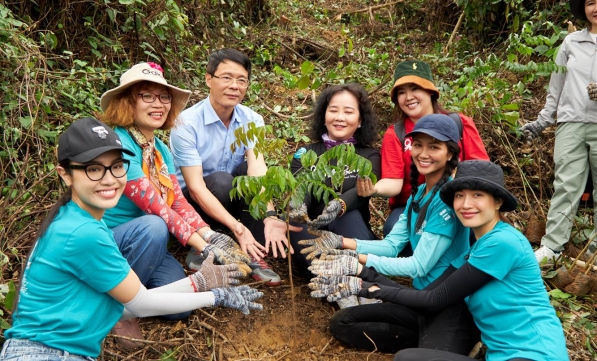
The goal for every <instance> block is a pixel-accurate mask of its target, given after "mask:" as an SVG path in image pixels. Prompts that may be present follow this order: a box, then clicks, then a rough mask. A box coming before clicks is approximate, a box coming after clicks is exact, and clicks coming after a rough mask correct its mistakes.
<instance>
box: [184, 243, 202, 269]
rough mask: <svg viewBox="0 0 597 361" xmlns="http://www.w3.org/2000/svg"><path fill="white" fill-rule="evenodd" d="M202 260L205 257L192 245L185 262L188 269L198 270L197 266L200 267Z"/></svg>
mask: <svg viewBox="0 0 597 361" xmlns="http://www.w3.org/2000/svg"><path fill="white" fill-rule="evenodd" d="M204 260H205V257H203V253H201V252H199V251H197V250H196V249H195V248H194V247H191V250H190V251H189V254H187V258H186V260H185V263H186V264H187V267H188V268H189V269H192V270H193V271H198V270H199V267H201V264H202V263H203V261H204Z"/></svg>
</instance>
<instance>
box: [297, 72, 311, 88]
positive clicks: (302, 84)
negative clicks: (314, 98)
mask: <svg viewBox="0 0 597 361" xmlns="http://www.w3.org/2000/svg"><path fill="white" fill-rule="evenodd" d="M310 83H311V79H309V76H308V75H303V76H302V77H301V78H300V79H299V80H298V81H297V82H296V87H297V88H299V89H307V88H308V87H309V84H310Z"/></svg>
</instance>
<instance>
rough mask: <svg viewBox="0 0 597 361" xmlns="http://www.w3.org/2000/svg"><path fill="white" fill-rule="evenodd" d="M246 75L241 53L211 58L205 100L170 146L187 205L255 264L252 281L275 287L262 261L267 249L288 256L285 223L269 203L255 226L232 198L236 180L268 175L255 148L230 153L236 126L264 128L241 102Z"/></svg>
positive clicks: (186, 116) (183, 119)
mask: <svg viewBox="0 0 597 361" xmlns="http://www.w3.org/2000/svg"><path fill="white" fill-rule="evenodd" d="M250 76H251V61H250V60H249V58H248V57H247V56H246V55H245V54H243V53H241V52H240V51H238V50H234V49H222V50H218V51H216V52H214V53H213V54H211V55H210V57H209V61H208V63H207V69H206V74H205V82H206V84H207V87H208V88H209V96H208V97H207V98H206V99H204V100H203V101H201V102H199V103H197V104H195V105H193V106H191V107H190V108H188V109H186V110H185V111H183V112H182V113H181V115H180V118H179V120H180V123H179V124H178V125H177V126H176V127H175V128H174V129H173V130H172V132H171V134H170V148H171V149H172V155H173V157H174V163H175V165H176V172H177V176H178V180H179V182H180V185H181V187H182V189H183V192H184V194H185V196H186V197H187V199H189V202H190V203H191V204H192V205H193V206H194V207H195V209H196V210H197V211H198V212H199V214H200V215H201V216H202V217H203V219H204V220H205V221H206V222H207V223H208V224H210V225H211V226H212V228H214V229H215V228H218V224H220V225H222V226H223V227H226V228H228V229H230V230H231V231H232V232H233V233H234V235H235V237H236V239H237V240H238V242H239V244H240V246H241V248H242V250H243V251H245V252H247V253H249V255H251V257H252V259H253V260H254V262H253V264H251V268H253V273H252V276H253V278H255V279H257V280H261V281H266V280H269V281H268V282H266V283H265V284H266V285H268V286H276V285H279V284H280V282H281V280H280V277H279V276H278V275H277V274H276V273H275V272H273V271H272V270H271V269H269V267H268V266H267V264H265V262H263V260H262V258H263V257H264V256H265V255H266V254H267V253H268V251H269V248H270V245H271V248H272V253H273V256H274V257H277V256H278V252H279V253H280V255H281V256H282V257H286V252H285V248H286V247H288V240H287V239H286V224H285V223H284V222H281V221H280V220H279V219H278V218H277V216H276V212H275V210H274V207H273V205H272V204H268V213H267V217H266V218H265V219H264V220H263V222H258V221H255V220H254V219H253V218H252V217H251V215H250V214H249V212H248V211H247V205H246V204H245V203H244V201H242V200H240V201H239V200H235V201H231V200H230V190H231V189H232V179H233V178H234V177H235V176H239V175H249V176H260V175H264V174H265V173H266V171H267V166H266V165H265V161H264V159H263V155H262V154H259V155H258V156H255V153H254V152H253V149H252V148H253V144H248V145H246V146H245V145H242V146H241V147H237V148H236V150H235V151H232V150H231V149H230V145H231V144H232V143H233V142H234V141H235V139H236V138H235V136H234V131H235V130H236V129H237V128H241V127H246V126H247V125H248V124H249V123H255V125H256V126H263V117H262V116H261V115H259V114H257V113H256V112H254V111H253V110H251V109H249V108H248V107H246V106H244V105H241V104H240V102H241V101H242V100H243V98H244V97H245V94H246V92H247V88H248V86H249V79H250ZM238 219H240V221H239V220H238ZM187 261H188V262H187V263H189V257H187Z"/></svg>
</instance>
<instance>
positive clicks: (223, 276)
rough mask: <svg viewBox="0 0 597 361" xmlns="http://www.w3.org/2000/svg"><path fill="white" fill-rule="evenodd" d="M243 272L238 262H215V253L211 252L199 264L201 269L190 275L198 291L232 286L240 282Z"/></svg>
mask: <svg viewBox="0 0 597 361" xmlns="http://www.w3.org/2000/svg"><path fill="white" fill-rule="evenodd" d="M242 276H243V274H242V272H240V271H239V270H238V265H237V264H227V265H222V266H217V265H215V264H214V254H213V253H209V255H208V256H207V258H206V259H205V260H204V261H203V263H201V266H199V271H197V272H195V273H193V274H192V275H190V276H189V278H190V279H191V282H192V283H193V286H194V288H195V291H196V292H205V291H209V290H211V289H212V288H218V287H230V286H232V285H238V284H240V280H239V278H240V277H242Z"/></svg>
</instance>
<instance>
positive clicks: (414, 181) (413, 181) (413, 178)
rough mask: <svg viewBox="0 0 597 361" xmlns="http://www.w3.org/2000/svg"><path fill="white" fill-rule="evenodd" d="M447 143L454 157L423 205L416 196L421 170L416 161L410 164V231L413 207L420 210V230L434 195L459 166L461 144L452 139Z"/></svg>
mask: <svg viewBox="0 0 597 361" xmlns="http://www.w3.org/2000/svg"><path fill="white" fill-rule="evenodd" d="M445 143H446V146H447V147H448V153H452V158H451V159H450V160H449V161H447V162H446V165H445V167H444V174H443V175H442V177H441V178H440V180H439V182H437V184H435V185H434V186H433V190H432V193H431V196H430V197H429V200H428V201H427V202H425V204H423V205H422V206H421V205H420V204H419V201H418V200H415V196H416V195H417V191H418V190H419V184H418V183H419V182H418V179H419V170H418V169H417V166H416V165H415V162H412V163H411V165H410V186H411V190H410V196H411V200H410V205H409V206H408V210H407V213H406V215H407V217H408V222H407V224H406V226H407V229H408V231H409V232H410V221H411V214H412V211H413V208H417V209H415V211H416V212H418V215H417V222H416V223H415V232H418V231H419V229H421V225H422V224H423V221H424V220H425V217H426V216H427V208H429V204H430V203H431V201H432V200H433V197H434V196H435V194H436V193H437V192H438V191H439V190H440V189H441V188H442V186H443V185H444V184H446V182H447V181H448V180H449V179H450V177H451V176H452V174H453V173H454V170H455V169H456V167H457V166H458V157H459V156H460V146H459V145H458V143H456V142H454V141H452V140H448V141H447V142H445Z"/></svg>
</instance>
